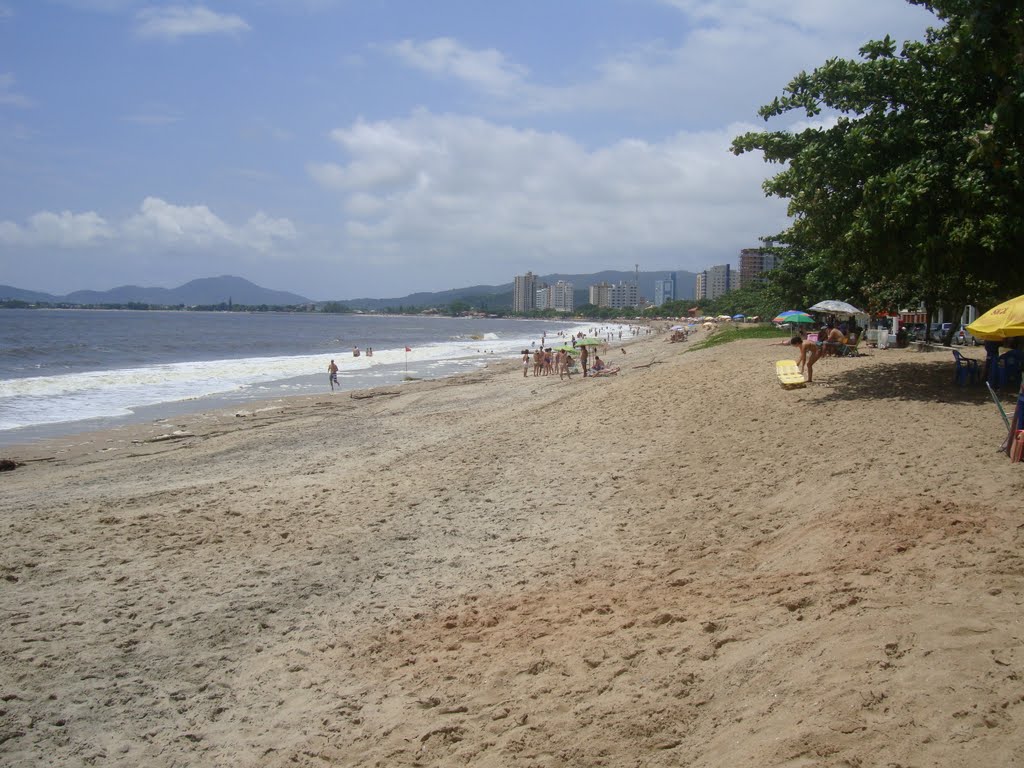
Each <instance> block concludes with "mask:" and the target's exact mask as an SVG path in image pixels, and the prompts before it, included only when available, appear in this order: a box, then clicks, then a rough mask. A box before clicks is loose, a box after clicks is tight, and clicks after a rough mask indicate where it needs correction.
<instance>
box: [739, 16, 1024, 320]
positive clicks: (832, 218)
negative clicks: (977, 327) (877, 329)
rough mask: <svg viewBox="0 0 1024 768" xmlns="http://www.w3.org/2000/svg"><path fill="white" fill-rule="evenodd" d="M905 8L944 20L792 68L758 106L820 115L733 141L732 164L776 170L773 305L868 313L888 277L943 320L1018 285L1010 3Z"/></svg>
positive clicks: (1018, 81)
mask: <svg viewBox="0 0 1024 768" xmlns="http://www.w3.org/2000/svg"><path fill="white" fill-rule="evenodd" d="M910 2H912V3H913V4H915V5H923V6H925V7H927V8H929V9H930V10H932V11H933V12H934V13H935V14H936V15H937V16H938V18H939V19H941V20H942V21H943V22H944V25H943V26H941V27H938V28H932V29H930V30H929V31H928V33H927V36H926V39H925V40H924V41H923V42H908V43H906V44H904V45H903V47H902V49H901V50H900V51H898V52H897V47H896V44H895V43H894V42H893V40H892V39H891V38H889V37H888V36H886V37H885V38H884V39H882V40H879V41H873V42H870V43H868V44H867V45H865V46H864V47H863V48H862V49H861V52H860V54H861V55H860V60H857V61H852V60H844V59H831V60H829V61H828V62H826V63H825V64H824V65H823V66H821V67H819V68H818V69H815V70H814V71H813V72H811V73H810V74H808V73H800V74H799V75H798V76H797V77H796V78H794V79H793V81H792V82H791V83H790V84H789V85H788V86H787V87H786V89H785V91H784V95H783V96H782V97H777V98H775V99H774V100H773V101H772V103H771V104H768V105H766V106H765V107H763V108H762V109H761V110H760V115H761V116H762V117H763V118H764V119H765V120H769V119H771V118H774V117H778V116H781V115H783V114H785V113H788V112H792V111H802V112H803V113H804V115H805V116H806V117H809V118H817V117H819V116H823V113H826V112H827V113H828V114H829V115H830V116H834V119H833V120H832V121H830V122H829V121H823V123H824V125H823V127H814V128H806V129H804V130H802V131H799V132H791V131H785V130H783V131H765V132H753V133H747V134H744V135H743V136H739V137H737V138H736V139H735V140H734V142H733V151H734V152H735V153H736V154H741V153H743V152H749V151H753V150H760V151H761V152H763V153H764V158H765V160H766V161H767V162H769V163H778V164H782V165H784V166H785V167H784V168H783V170H782V171H780V172H779V173H778V174H776V175H775V176H774V177H773V178H771V179H769V180H768V181H767V182H765V185H764V188H765V191H766V193H768V194H769V195H774V196H778V197H781V198H786V199H788V200H789V214H790V217H791V225H790V226H789V228H788V229H787V230H786V231H785V232H783V233H780V234H779V235H778V239H779V241H780V243H781V245H782V247H783V250H784V252H785V253H786V262H787V263H786V264H785V266H784V267H783V268H782V269H781V270H778V272H779V274H778V275H777V276H776V274H775V272H773V273H772V276H773V281H774V282H776V283H777V285H778V286H779V288H780V290H781V292H782V293H783V294H784V295H786V296H787V297H788V298H791V297H795V295H796V294H797V293H798V292H799V291H800V290H801V289H802V290H803V292H804V293H805V294H811V293H812V291H813V292H814V293H813V297H814V298H815V300H818V299H820V298H825V297H829V298H845V299H847V300H853V301H855V302H860V303H864V304H871V303H872V302H873V301H875V298H874V297H872V296H870V295H869V290H870V289H871V288H872V287H874V286H877V285H878V283H879V281H881V280H891V281H893V282H894V284H896V285H905V286H912V287H913V290H912V291H908V292H907V293H908V294H910V295H914V296H917V297H919V298H920V300H921V301H922V302H923V303H924V304H925V306H926V308H927V309H928V310H929V311H930V310H932V309H935V308H937V307H940V306H941V307H944V308H947V309H949V310H951V313H952V315H951V316H954V317H955V316H957V315H958V314H959V311H958V310H959V309H960V308H962V306H963V305H964V304H965V303H977V304H980V305H982V306H984V305H986V304H990V303H992V302H993V301H994V300H996V299H997V298H999V296H998V295H997V294H1001V295H1002V297H1005V296H1012V295H1015V294H1016V293H1021V292H1022V291H1024V269H1021V268H1020V267H1019V266H1017V265H1018V264H1019V259H1020V253H1021V246H1022V245H1024V217H1022V216H1021V215H1020V211H1021V210H1024V208H1022V204H1024V196H1022V191H1024V183H1022V158H1024V141H1022V136H1024V21H1022V11H1021V7H1020V5H1019V4H1016V3H978V2H971V1H969V0H933V1H931V2H925V0H910ZM801 274H802V275H803V278H801V277H800V275H801ZM801 282H802V285H801ZM997 285H998V286H999V290H998V291H997V290H996V286H997ZM811 297H812V296H811V295H808V299H810V298H811Z"/></svg>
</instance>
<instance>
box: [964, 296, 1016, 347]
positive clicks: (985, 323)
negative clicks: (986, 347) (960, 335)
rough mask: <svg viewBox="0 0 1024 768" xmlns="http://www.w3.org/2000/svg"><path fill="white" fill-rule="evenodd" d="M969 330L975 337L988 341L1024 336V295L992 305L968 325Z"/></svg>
mask: <svg viewBox="0 0 1024 768" xmlns="http://www.w3.org/2000/svg"><path fill="white" fill-rule="evenodd" d="M967 331H968V332H969V333H970V334H971V335H973V336H974V337H975V338H978V339H985V340H986V341H1002V340H1003V339H1008V338H1011V337H1013V336H1024V296H1018V297H1017V298H1015V299H1010V300H1009V301H1004V302H1003V303H1002V304H1000V305H999V306H997V307H992V309H990V310H989V311H988V312H986V313H985V314H983V315H982V316H981V317H979V318H978V319H977V320H975V321H974V322H973V323H971V324H970V325H968V326H967Z"/></svg>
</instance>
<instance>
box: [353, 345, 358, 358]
mask: <svg viewBox="0 0 1024 768" xmlns="http://www.w3.org/2000/svg"><path fill="white" fill-rule="evenodd" d="M352 357H359V347H352Z"/></svg>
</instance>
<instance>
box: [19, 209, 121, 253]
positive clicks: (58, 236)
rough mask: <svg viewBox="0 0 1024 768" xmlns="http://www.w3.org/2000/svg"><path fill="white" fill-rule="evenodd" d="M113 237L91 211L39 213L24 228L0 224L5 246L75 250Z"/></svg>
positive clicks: (101, 218)
mask: <svg viewBox="0 0 1024 768" xmlns="http://www.w3.org/2000/svg"><path fill="white" fill-rule="evenodd" d="M112 236H113V229H112V228H111V227H110V225H109V224H107V222H106V221H105V220H104V219H103V217H102V216H100V215H99V214H97V213H95V212H93V211H89V212H88V213H72V212H71V211H62V212H61V213H51V212H50V211H41V212H40V213H36V214H34V215H33V216H31V217H30V218H29V220H28V223H27V224H26V226H24V227H22V226H19V225H18V224H15V223H14V222H13V221H0V243H4V244H6V245H43V246H57V247H62V248H78V247H80V246H88V245H94V244H96V243H98V242H100V241H102V240H107V239H109V238H110V237H112Z"/></svg>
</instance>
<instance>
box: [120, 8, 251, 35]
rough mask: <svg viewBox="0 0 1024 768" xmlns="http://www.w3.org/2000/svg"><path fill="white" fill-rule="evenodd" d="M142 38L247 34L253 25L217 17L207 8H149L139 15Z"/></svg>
mask: <svg viewBox="0 0 1024 768" xmlns="http://www.w3.org/2000/svg"><path fill="white" fill-rule="evenodd" d="M136 19H137V20H138V22H139V24H138V27H137V29H136V31H137V32H138V34H139V35H141V36H142V37H155V38H162V39H164V40H171V41H173V40H177V39H178V38H179V37H186V36H190V35H213V34H225V33H228V34H230V33H235V32H244V31H246V30H248V29H249V25H248V24H246V23H245V21H244V20H243V19H242V18H241V17H240V16H235V15H233V14H222V13H215V12H214V11H211V10H210V9H209V8H204V7H203V6H192V7H185V6H180V5H172V6H163V7H151V8H145V9H143V10H141V11H139V12H138V13H137V14H136Z"/></svg>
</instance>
